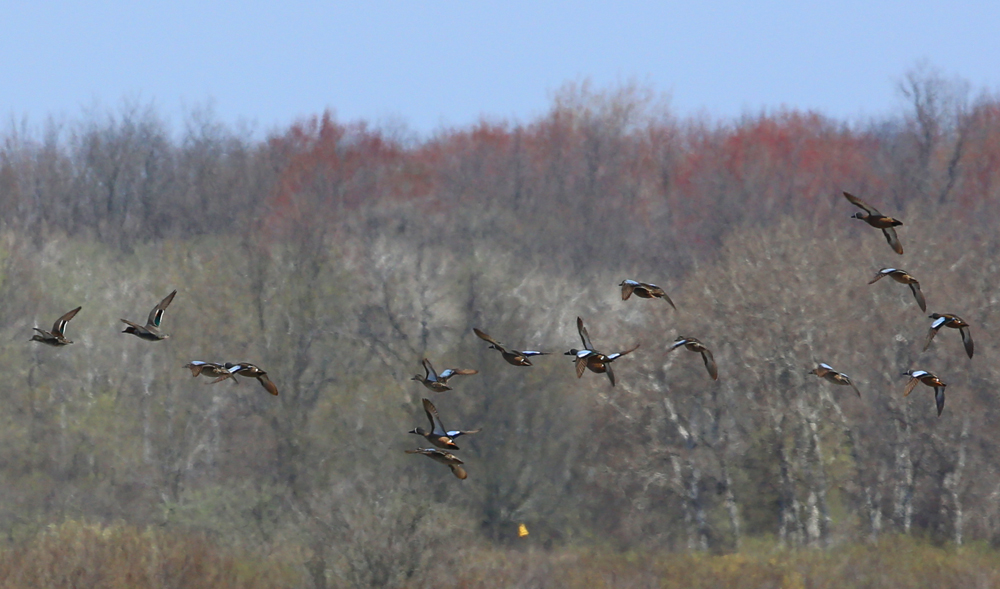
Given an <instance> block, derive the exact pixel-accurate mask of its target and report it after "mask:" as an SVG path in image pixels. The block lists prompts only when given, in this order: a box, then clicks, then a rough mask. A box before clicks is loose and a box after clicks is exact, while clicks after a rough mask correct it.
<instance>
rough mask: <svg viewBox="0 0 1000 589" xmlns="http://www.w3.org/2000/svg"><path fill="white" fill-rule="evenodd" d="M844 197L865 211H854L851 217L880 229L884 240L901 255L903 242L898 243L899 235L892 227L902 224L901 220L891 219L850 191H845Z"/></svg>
mask: <svg viewBox="0 0 1000 589" xmlns="http://www.w3.org/2000/svg"><path fill="white" fill-rule="evenodd" d="M844 197H846V198H847V200H849V201H851V204H853V205H855V206H857V207H860V208H861V209H863V210H864V211H865V212H863V213H854V214H853V215H851V218H852V219H861V220H862V221H864V222H865V223H868V224H869V225H871V226H872V227H875V228H877V229H881V230H882V234H883V235H885V240H886V241H888V242H889V245H890V246H891V247H892V249H893V251H895V252H896V253H897V254H899V255H903V244H901V243H899V236H897V235H896V230H895V229H893V227H897V226H899V225H902V224H903V222H902V221H900V220H898V219H893V218H892V217H887V216H886V215H883V214H882V213H880V212H878V210H877V209H876V208H875V207H873V206H871V205H869V204H867V203H866V202H864V201H863V200H861V199H860V198H858V197H856V196H854V195H853V194H851V193H850V192H845V193H844Z"/></svg>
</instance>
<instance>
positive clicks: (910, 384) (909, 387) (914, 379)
mask: <svg viewBox="0 0 1000 589" xmlns="http://www.w3.org/2000/svg"><path fill="white" fill-rule="evenodd" d="M918 382H920V379H919V378H917V377H915V376H911V377H910V382H908V383H906V388H905V389H903V396H904V397H908V396H909V395H910V393H911V392H913V387H915V386H917V383H918Z"/></svg>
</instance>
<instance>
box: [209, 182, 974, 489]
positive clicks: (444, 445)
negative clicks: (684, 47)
mask: <svg viewBox="0 0 1000 589" xmlns="http://www.w3.org/2000/svg"><path fill="white" fill-rule="evenodd" d="M844 197H845V198H846V199H847V200H848V201H849V202H850V203H852V204H854V205H855V206H857V207H858V208H860V209H861V210H862V212H858V213H855V214H854V215H851V218H853V219H860V220H862V221H864V222H865V223H867V224H869V225H871V226H872V227H875V228H876V229H880V230H881V231H882V234H883V235H884V236H885V239H886V241H887V242H888V243H889V246H890V247H891V248H892V249H893V251H895V252H896V253H897V254H900V255H902V254H903V245H902V243H900V241H899V236H898V235H897V234H896V230H895V227H898V226H900V225H902V224H903V223H902V221H899V220H898V219H894V218H893V217H889V216H886V215H883V214H882V213H880V212H879V211H878V209H876V208H875V207H873V206H871V205H869V204H867V203H866V202H864V201H862V200H861V199H860V198H858V197H856V196H854V195H853V194H851V193H849V192H844ZM885 277H890V278H892V279H893V280H895V281H896V282H898V283H900V284H905V285H907V286H908V287H909V288H910V291H911V292H912V293H913V298H914V299H915V300H916V302H917V305H918V306H919V307H920V310H921V311H922V312H927V301H926V300H925V299H924V295H923V292H922V291H921V290H920V282H919V281H917V279H916V278H914V277H913V276H911V275H910V274H909V273H907V272H906V271H905V270H900V269H898V268H882V269H881V270H879V271H878V273H876V274H875V277H874V278H872V279H871V280H870V281H869V282H868V284H874V283H875V282H878V281H879V280H881V279H882V278H885ZM618 286H619V287H621V294H622V300H623V301H625V300H628V299H629V297H631V296H632V295H633V294H634V295H636V296H637V297H640V298H644V299H653V298H657V299H663V300H665V301H666V302H667V303H669V304H670V306H671V307H673V308H674V309H675V310H676V309H677V306H676V305H675V304H674V302H673V301H672V300H671V299H670V297H669V296H667V294H666V292H664V290H663V289H662V288H660V287H659V286H657V285H655V284H650V283H647V282H638V281H636V280H623V281H622V282H621V283H619V284H618ZM930 318H931V319H933V320H934V321H933V322H932V323H931V327H930V331H929V332H928V334H927V339H926V341H925V343H924V348H923V349H924V350H927V348H928V347H930V345H931V341H932V340H933V339H934V336H936V335H937V333H938V331H939V330H940V329H941V328H942V327H950V328H952V329H958V330H959V332H960V334H961V336H962V343H963V344H964V346H965V351H966V353H967V354H968V356H969V358H972V355H973V351H974V347H973V342H972V334H971V332H970V330H969V324H968V323H966V322H965V321H964V320H963V319H962V318H960V317H958V316H957V315H953V314H950V313H932V314H931V315H930ZM576 328H577V332H578V333H579V334H580V340H581V341H582V343H583V348H582V349H577V348H571V349H570V350H569V351H568V352H566V353H565V354H566V355H567V356H573V357H574V363H575V365H576V376H577V378H580V377H582V376H583V373H584V372H586V371H587V370H590V371H591V372H594V373H598V374H602V373H603V374H606V375H607V377H608V380H610V381H611V385H612V386H614V385H615V373H614V371H613V370H612V368H611V364H612V362H614V361H615V360H617V359H618V358H621V357H622V356H625V355H627V354H630V353H631V352H633V351H635V350H636V349H637V348H638V347H639V344H636V345H634V346H632V347H631V348H629V349H627V350H624V351H621V352H616V353H613V354H604V353H602V352H600V351H598V350H597V348H596V347H595V346H594V344H593V343H592V342H591V340H590V334H589V333H587V328H586V327H585V326H584V324H583V319H582V318H580V317H577V318H576ZM473 332H474V333H475V334H476V336H477V337H479V338H480V339H482V340H484V341H486V342H487V343H489V349H492V350H497V351H498V352H500V355H501V356H502V357H503V359H504V360H506V361H507V363H508V364H511V365H513V366H519V367H526V366H531V365H532V363H531V359H532V358H534V357H536V356H544V355H547V354H549V352H539V351H535V350H524V351H521V350H515V349H514V348H511V347H509V346H507V345H505V344H502V343H500V342H499V341H497V340H496V339H494V338H493V337H492V336H490V335H489V334H487V333H486V332H484V331H482V330H481V329H479V328H473ZM681 347H683V348H685V349H687V350H688V351H691V352H697V353H699V354H701V357H702V361H703V362H704V363H705V369H706V370H707V371H708V374H709V376H710V377H711V378H712V380H718V378H719V369H718V366H717V365H716V363H715V358H714V357H713V355H712V351H711V350H710V349H709V348H708V347H707V346H706V345H705V344H703V343H702V342H701V341H700V340H699V339H698V338H696V337H692V336H684V335H682V336H679V337H678V338H677V339H676V340H675V341H674V342H673V343H672V344H671V345H670V347H669V348H668V349H667V352H671V351H673V350H676V349H677V348H681ZM423 367H424V375H423V376H420V375H416V376H414V377H413V379H412V380H415V381H418V382H420V383H421V384H423V385H424V386H425V387H427V388H428V389H430V390H431V391H433V392H435V393H442V392H445V391H450V390H452V389H451V387H450V386H449V385H448V381H449V380H450V379H451V378H452V377H454V376H461V375H472V374H477V373H478V370H475V369H459V368H449V369H447V370H444V371H442V372H440V373H439V372H437V371H435V370H434V367H433V366H432V365H431V363H430V361H429V360H428V359H427V358H424V360H423ZM809 372H810V374H815V375H816V376H818V377H820V378H822V379H824V380H826V381H828V382H831V383H833V384H837V385H843V386H850V387H851V388H852V389H853V390H854V392H855V393H857V395H858V397H859V398H860V397H861V391H860V390H859V389H858V387H857V386H856V385H855V384H854V382H853V381H852V380H851V378H850V377H849V376H848V375H847V374H844V373H843V372H838V371H837V370H835V369H834V368H833V367H832V366H830V365H829V364H827V363H825V362H820V363H819V365H818V366H817V367H816V368H814V369H812V370H811V371H809ZM903 376H908V377H909V381H908V382H907V384H906V387H905V388H904V389H903V396H904V397H905V396H909V394H910V393H911V392H912V391H913V389H914V388H915V387H916V386H917V383H922V384H924V385H926V386H928V387H932V388H933V389H934V398H935V402H936V404H937V414H938V416H940V415H941V412H942V411H943V410H944V390H945V387H947V386H948V385H947V384H946V383H945V382H944V381H943V380H941V378H940V377H938V376H937V375H936V374H934V373H932V372H929V371H927V370H912V369H911V370H907V371H906V372H904V373H903ZM220 378H225V376H224V375H223V376H221V377H220ZM421 400H422V402H423V406H424V412H425V413H426V414H427V420H428V423H429V425H430V430H424V429H423V428H420V427H417V428H414V429H412V430H410V431H409V433H411V434H416V435H419V436H422V437H423V438H424V439H426V440H427V441H428V442H430V443H431V444H432V445H433V446H435V447H434V448H416V449H414V450H406V452H407V453H408V454H423V455H424V456H427V457H428V458H431V459H433V460H435V461H437V462H440V463H442V464H445V465H447V466H448V467H449V468H450V469H451V472H452V473H453V474H454V475H455V476H456V477H458V478H459V479H465V478H466V477H467V476H468V473H467V472H466V471H465V469H464V468H463V467H462V465H463V464H464V462H463V461H462V460H461V459H459V458H458V457H457V456H455V455H454V454H452V453H451V452H450V451H449V450H458V449H459V448H458V445H457V444H455V440H456V439H457V438H458V437H459V436H462V435H468V434H474V433H477V432H479V431H480V430H478V429H476V430H469V431H462V430H448V429H447V428H445V427H444V424H443V423H442V421H441V417H440V416H439V415H438V411H437V408H436V407H435V406H434V404H433V403H431V401H430V400H429V399H426V398H424V399H421Z"/></svg>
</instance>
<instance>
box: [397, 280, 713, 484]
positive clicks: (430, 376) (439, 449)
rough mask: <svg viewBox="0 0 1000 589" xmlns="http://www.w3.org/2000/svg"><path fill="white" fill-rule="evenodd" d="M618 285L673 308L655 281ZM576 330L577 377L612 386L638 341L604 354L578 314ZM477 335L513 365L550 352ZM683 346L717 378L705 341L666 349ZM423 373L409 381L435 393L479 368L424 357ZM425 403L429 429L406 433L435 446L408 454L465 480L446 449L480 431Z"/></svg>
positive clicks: (625, 292) (625, 293)
mask: <svg viewBox="0 0 1000 589" xmlns="http://www.w3.org/2000/svg"><path fill="white" fill-rule="evenodd" d="M618 286H620V287H621V289H622V300H623V301H624V300H628V298H629V297H631V296H632V295H633V294H635V295H636V296H638V297H641V298H644V299H653V298H656V299H664V300H665V301H667V303H669V304H670V306H671V307H673V308H674V309H676V308H677V307H676V305H674V302H673V301H672V300H670V297H668V296H667V294H666V293H665V292H664V291H663V289H662V288H660V287H659V286H656V285H655V284H650V283H647V282H637V281H635V280H623V281H622V282H621V283H620V284H619V285H618ZM576 329H577V332H578V333H579V334H580V341H581V342H582V343H583V348H582V349H577V348H571V349H570V350H569V351H568V352H566V353H565V355H566V356H573V358H574V359H573V362H574V364H575V366H576V376H577V378H581V377H583V373H584V372H586V371H587V370H590V371H591V372H594V373H597V374H606V375H607V377H608V380H610V381H611V386H615V382H616V381H615V373H614V370H613V369H612V368H611V363H612V362H614V361H615V360H617V359H618V358H621V357H622V356H625V355H627V354H630V353H632V352H633V351H635V350H636V349H637V348H638V347H639V344H636V345H634V346H632V347H631V348H629V349H627V350H624V351H621V352H615V353H613V354H605V353H603V352H601V351H599V350H598V349H597V347H596V346H594V344H593V343H592V342H591V340H590V334H589V333H588V332H587V328H586V326H584V324H583V319H582V318H580V317H577V318H576ZM472 331H473V333H475V334H476V336H477V337H478V338H479V339H481V340H483V341H485V342H487V343H488V344H489V346H488V349H491V350H496V351H498V352H500V356H501V357H502V358H503V359H504V360H505V361H506V362H507V363H508V364H510V365H512V366H521V367H525V366H531V365H532V363H531V358H534V357H536V356H547V355H549V354H550V352H540V351H537V350H523V351H522V350H515V349H514V348H511V347H509V346H507V345H506V344H503V343H501V342H499V341H498V340H496V339H495V338H493V336H491V335H489V334H488V333H486V332H484V331H483V330H481V329H479V328H478V327H474V328H473V329H472ZM681 346H684V347H685V348H687V349H688V350H691V351H692V352H698V353H700V354H701V356H702V359H703V360H704V362H705V368H707V369H708V374H709V376H711V377H712V379H713V380H718V378H719V370H718V368H717V367H716V365H715V359H714V358H713V357H712V352H711V350H709V349H708V348H707V347H706V346H705V345H704V344H702V343H701V342H700V341H698V339H697V338H694V337H690V336H681V337H678V338H677V340H676V341H675V342H674V344H673V345H672V346H671V347H670V349H669V350H667V351H668V352H669V351H671V350H674V349H676V348H679V347H681ZM423 367H424V375H423V376H421V375H419V374H418V375H415V376H414V377H413V378H412V379H411V380H415V381H417V382H419V383H420V384H422V385H424V386H425V387H427V388H428V389H430V390H431V391H434V392H435V393H443V392H445V391H450V390H452V388H451V386H449V385H448V381H449V380H450V379H451V378H452V377H454V376H464V375H472V374H477V373H478V372H479V371H478V370H475V369H471V368H448V369H447V370H443V371H441V372H437V371H436V370H434V366H433V365H432V364H431V362H430V360H428V359H427V358H424V359H423ZM421 402H422V403H423V406H424V412H425V413H426V414H427V421H428V423H429V424H430V430H424V429H423V428H421V427H417V428H414V429H412V430H410V431H409V432H408V433H411V434H416V435H418V436H422V437H423V438H424V439H425V440H427V441H428V442H430V443H431V444H432V445H433V446H436V447H435V448H416V449H413V450H406V453H407V454H423V455H424V456H427V457H428V458H431V459H433V460H435V461H437V462H440V463H441V464H444V465H446V466H447V467H448V468H450V469H451V472H452V473H453V474H454V475H455V476H456V477H458V478H459V479H465V478H466V477H467V476H468V473H467V472H466V471H465V469H464V468H463V467H462V465H463V464H464V462H463V461H462V460H461V459H460V458H458V457H457V456H455V455H454V454H452V453H451V452H449V450H458V449H459V448H458V445H457V444H455V440H456V439H457V438H458V437H459V436H463V435H468V434H474V433H478V432H479V431H480V430H479V429H475V430H467V431H463V430H449V429H447V428H445V426H444V424H443V423H442V421H441V417H440V415H439V414H438V411H437V408H436V407H435V406H434V404H433V403H431V401H430V399H426V398H424V399H421Z"/></svg>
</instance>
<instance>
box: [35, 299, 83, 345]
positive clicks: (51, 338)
mask: <svg viewBox="0 0 1000 589" xmlns="http://www.w3.org/2000/svg"><path fill="white" fill-rule="evenodd" d="M82 308H83V307H77V308H75V309H73V310H72V311H69V312H67V313H66V314H65V315H63V316H62V317H60V318H59V319H56V322H55V323H54V324H53V325H52V331H45V330H44V329H39V328H38V327H35V328H33V329H34V330H35V331H37V332H38V333H36V334H35V335H33V336H31V339H30V340H28V341H32V342H39V343H43V344H45V345H47V346H53V347H59V346H68V345H69V344H71V343H73V340H71V339H67V338H66V324H67V323H69V320H70V319H72V318H74V317H76V314H77V313H79V312H80V309H82Z"/></svg>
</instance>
